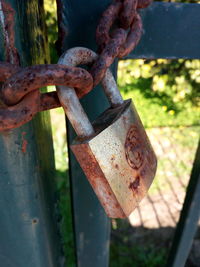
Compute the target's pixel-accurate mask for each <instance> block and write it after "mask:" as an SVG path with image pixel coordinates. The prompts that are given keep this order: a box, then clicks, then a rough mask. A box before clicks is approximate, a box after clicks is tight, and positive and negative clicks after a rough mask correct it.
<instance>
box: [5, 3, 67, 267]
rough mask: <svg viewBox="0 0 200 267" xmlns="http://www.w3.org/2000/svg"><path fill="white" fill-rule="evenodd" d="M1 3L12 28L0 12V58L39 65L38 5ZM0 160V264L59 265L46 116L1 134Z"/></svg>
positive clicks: (40, 19) (41, 55)
mask: <svg viewBox="0 0 200 267" xmlns="http://www.w3.org/2000/svg"><path fill="white" fill-rule="evenodd" d="M4 3H5V4H6V5H9V8H12V12H13V10H14V13H12V14H14V17H12V21H11V20H10V23H11V22H12V25H13V26H14V29H12V31H13V32H12V33H10V30H7V27H9V25H8V24H6V23H4V22H5V21H7V22H8V21H9V17H8V16H10V13H9V12H10V11H9V10H7V9H6V10H5V9H4V8H3V9H2V8H0V9H1V10H0V26H1V27H0V40H1V42H0V48H1V50H0V60H1V61H6V60H9V61H10V62H11V63H16V61H15V60H16V58H15V57H16V53H15V51H18V53H17V54H18V55H19V58H20V62H21V64H22V65H23V66H24V65H31V64H34V63H41V64H42V63H44V56H45V54H46V52H45V47H46V43H45V39H43V38H44V37H43V36H44V34H43V30H44V25H42V24H41V23H42V22H43V21H44V20H43V19H44V17H43V14H44V13H43V9H42V6H41V3H42V2H41V1H36V0H30V1H18V0H17V1H15V0H6V1H0V4H1V7H2V4H4ZM6 25H7V26H6ZM13 37H14V39H13ZM2 40H3V41H2ZM4 40H6V42H4ZM13 45H14V47H15V49H13ZM8 55H9V56H8ZM6 78H7V77H6ZM0 159H1V160H0V196H1V197H0V218H1V219H0V228H1V237H0V240H1V241H0V265H1V266H3V267H11V266H12V267H14V266H20V267H27V266H29V267H35V266H37V267H46V266H50V267H57V266H63V264H62V252H61V247H60V245H59V236H58V235H59V231H58V228H57V226H56V224H57V217H56V209H55V206H56V203H57V202H56V201H57V200H56V198H55V185H54V167H53V166H54V165H53V149H52V140H51V129H50V127H49V118H48V114H47V113H45V114H44V113H43V114H40V115H38V116H36V118H35V119H34V120H33V121H32V122H31V123H29V124H26V125H25V126H23V127H21V128H20V129H16V130H12V131H6V132H4V133H1V134H0Z"/></svg>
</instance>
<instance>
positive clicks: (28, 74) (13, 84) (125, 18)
mask: <svg viewBox="0 0 200 267" xmlns="http://www.w3.org/2000/svg"><path fill="white" fill-rule="evenodd" d="M151 2H152V0H115V1H114V2H113V3H111V4H110V5H109V6H108V8H107V9H106V10H105V11H104V12H103V14H102V16H101V19H100V21H99V24H98V26H97V30H96V42H97V45H98V53H99V57H98V58H97V59H96V60H95V62H94V63H93V65H92V67H91V69H90V71H89V72H88V71H86V70H84V69H82V68H78V67H69V66H64V65H59V64H46V65H35V66H31V67H26V68H21V67H19V66H18V65H14V64H10V63H6V62H0V82H4V83H3V85H2V88H1V90H0V99H1V101H2V102H1V105H0V131H3V130H8V129H12V128H17V127H19V126H21V125H23V124H24V123H27V122H28V121H30V120H31V119H32V117H33V116H34V115H35V114H36V113H37V112H40V111H44V110H49V109H52V108H56V107H59V106H61V104H60V102H59V99H58V96H57V93H56V92H50V93H43V94H41V93H40V91H39V90H38V89H39V88H41V87H44V86H48V85H65V86H69V87H74V88H75V90H76V93H77V95H78V97H79V98H81V97H83V96H84V95H86V94H87V93H88V92H89V91H91V90H92V88H93V87H95V86H96V85H97V84H98V83H99V82H101V80H102V79H103V77H104V75H105V72H106V70H107V69H108V68H109V67H110V65H111V64H112V63H113V61H114V60H115V58H123V57H125V56H127V55H128V54H129V53H130V52H131V51H132V50H133V49H134V48H135V47H136V45H137V44H138V42H139V40H140V38H141V36H142V20H141V17H140V15H139V13H138V9H141V8H145V7H147V6H148V5H149V4H150V3H151Z"/></svg>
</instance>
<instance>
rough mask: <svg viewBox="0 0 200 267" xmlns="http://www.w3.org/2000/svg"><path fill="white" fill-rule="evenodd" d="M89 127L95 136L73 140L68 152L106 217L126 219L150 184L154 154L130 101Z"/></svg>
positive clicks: (152, 176)
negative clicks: (75, 159) (97, 198)
mask: <svg viewBox="0 0 200 267" xmlns="http://www.w3.org/2000/svg"><path fill="white" fill-rule="evenodd" d="M93 126H94V128H95V136H94V137H91V138H89V139H84V140H83V141H82V140H80V139H79V138H78V137H77V139H76V140H75V142H74V143H73V144H72V145H71V148H72V150H73V152H74V153H75V155H76V157H77V159H78V161H79V163H80V165H81V167H82V168H83V169H84V171H85V172H86V174H87V177H88V179H89V181H90V182H91V185H92V187H93V189H94V191H95V192H96V194H97V196H98V197H99V199H100V201H101V203H102V205H103V207H104V208H105V210H106V213H107V214H108V216H109V217H112V218H117V217H118V216H119V217H124V215H125V216H129V215H130V214H131V212H132V211H133V210H134V209H135V208H136V207H137V206H138V203H139V202H140V200H141V199H142V198H143V197H144V196H145V195H146V193H147V190H148V188H149V187H150V185H151V183H152V181H153V178H154V176H155V172H156V157H155V154H154V152H153V149H152V147H151V145H150V143H149V140H148V137H147V135H146V133H145V131H144V128H143V126H142V123H141V121H140V119H139V117H138V114H137V112H136V110H135V108H134V106H132V104H131V101H130V100H127V101H125V102H124V104H122V105H120V106H118V107H116V108H109V109H108V110H106V111H105V112H104V113H103V114H102V115H100V117H99V118H97V120H96V121H95V122H94V123H93ZM86 151H87V152H89V153H88V154H89V156H87V152H86ZM92 156H93V159H92V166H91V165H90V161H91V158H92ZM93 167H95V168H94V169H93ZM97 170H98V171H97ZM97 177H98V178H97ZM106 183H107V184H106ZM105 184H106V187H105V188H104V186H105ZM136 185H137V186H136ZM122 211H123V212H122Z"/></svg>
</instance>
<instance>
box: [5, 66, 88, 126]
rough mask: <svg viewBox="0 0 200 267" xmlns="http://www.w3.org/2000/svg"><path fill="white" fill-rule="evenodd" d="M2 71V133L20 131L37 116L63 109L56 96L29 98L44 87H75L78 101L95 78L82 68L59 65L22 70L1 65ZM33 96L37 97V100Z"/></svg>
mask: <svg viewBox="0 0 200 267" xmlns="http://www.w3.org/2000/svg"><path fill="white" fill-rule="evenodd" d="M0 70H1V71H2V74H1V76H0V81H5V82H4V84H3V86H2V88H1V90H0V96H1V101H2V105H3V108H0V131H3V130H8V129H13V128H17V127H19V126H21V125H23V124H25V123H27V122H28V121H30V120H31V119H32V118H33V116H34V115H35V114H37V112H39V111H43V110H47V109H52V108H56V107H59V106H60V103H59V101H58V97H57V95H56V93H55V92H54V93H46V94H40V93H39V94H37V93H35V94H30V93H31V92H33V91H35V90H38V89H39V88H41V87H44V86H47V85H68V86H70V87H76V92H77V95H78V97H83V95H85V94H87V93H88V92H89V91H90V90H91V89H92V88H93V78H92V76H91V75H90V74H89V73H88V72H87V71H86V70H84V69H82V68H75V67H67V66H64V65H58V64H56V65H55V64H54V65H52V64H46V65H35V66H31V67H27V68H20V67H18V66H17V65H13V64H9V63H3V62H1V63H0ZM32 96H35V97H37V100H36V98H35V97H32ZM48 101H49V102H48ZM7 105H8V107H7ZM9 106H10V107H9ZM15 115H16V116H15Z"/></svg>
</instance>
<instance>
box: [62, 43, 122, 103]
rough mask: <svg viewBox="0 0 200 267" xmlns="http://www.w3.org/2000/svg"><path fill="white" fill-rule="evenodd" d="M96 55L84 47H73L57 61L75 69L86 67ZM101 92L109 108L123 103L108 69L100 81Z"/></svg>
mask: <svg viewBox="0 0 200 267" xmlns="http://www.w3.org/2000/svg"><path fill="white" fill-rule="evenodd" d="M97 58H98V55H97V54H96V53H95V52H94V51H92V50H91V49H88V48H85V47H74V48H71V49H69V50H67V51H66V52H65V53H64V54H63V55H62V56H61V57H60V59H59V61H58V63H59V64H65V65H67V66H71V67H76V66H78V65H81V64H82V65H84V64H85V65H87V64H91V63H93V62H94V61H95V60H96V59H97ZM101 84H102V87H103V90H104V92H105V94H106V96H107V98H108V100H109V103H110V105H111V107H116V106H118V105H121V104H122V103H123V99H122V96H121V94H120V92H119V90H118V87H117V84H116V81H115V79H114V77H113V75H112V73H111V71H110V70H109V69H108V70H107V71H106V73H105V76H104V77H103V79H102V81H101Z"/></svg>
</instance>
